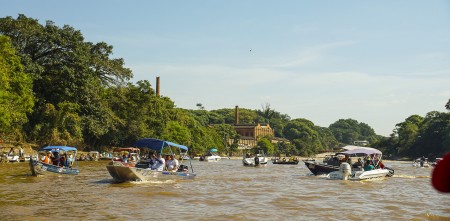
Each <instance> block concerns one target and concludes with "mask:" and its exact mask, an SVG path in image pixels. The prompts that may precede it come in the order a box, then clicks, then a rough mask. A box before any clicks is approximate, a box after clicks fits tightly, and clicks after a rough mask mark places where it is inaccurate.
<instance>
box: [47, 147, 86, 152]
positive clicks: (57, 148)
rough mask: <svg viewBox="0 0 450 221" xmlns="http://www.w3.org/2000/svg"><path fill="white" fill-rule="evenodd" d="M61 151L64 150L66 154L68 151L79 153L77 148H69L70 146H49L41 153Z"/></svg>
mask: <svg viewBox="0 0 450 221" xmlns="http://www.w3.org/2000/svg"><path fill="white" fill-rule="evenodd" d="M61 150H64V151H66V152H67V151H77V148H75V147H68V146H47V147H44V148H42V149H40V151H56V152H59V151H61Z"/></svg>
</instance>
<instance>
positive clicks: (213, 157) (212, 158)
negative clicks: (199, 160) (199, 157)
mask: <svg viewBox="0 0 450 221" xmlns="http://www.w3.org/2000/svg"><path fill="white" fill-rule="evenodd" d="M221 159H222V157H220V156H207V157H205V161H206V162H217V161H219V160H221Z"/></svg>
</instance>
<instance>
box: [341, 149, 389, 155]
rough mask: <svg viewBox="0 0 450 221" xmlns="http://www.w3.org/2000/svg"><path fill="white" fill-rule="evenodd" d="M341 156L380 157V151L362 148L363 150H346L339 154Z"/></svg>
mask: <svg viewBox="0 0 450 221" xmlns="http://www.w3.org/2000/svg"><path fill="white" fill-rule="evenodd" d="M340 153H342V154H367V155H370V154H380V155H381V151H379V150H377V149H374V148H364V149H352V150H347V151H344V152H340Z"/></svg>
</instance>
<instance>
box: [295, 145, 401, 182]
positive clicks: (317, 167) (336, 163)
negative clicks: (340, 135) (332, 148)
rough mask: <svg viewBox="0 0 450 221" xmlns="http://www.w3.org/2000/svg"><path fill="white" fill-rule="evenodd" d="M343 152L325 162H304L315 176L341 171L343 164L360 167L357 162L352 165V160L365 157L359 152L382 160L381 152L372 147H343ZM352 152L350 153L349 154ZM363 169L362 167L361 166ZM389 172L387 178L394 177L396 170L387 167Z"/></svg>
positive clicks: (309, 160)
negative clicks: (367, 153) (365, 152)
mask: <svg viewBox="0 0 450 221" xmlns="http://www.w3.org/2000/svg"><path fill="white" fill-rule="evenodd" d="M342 150H343V151H342V152H338V153H336V154H335V155H332V156H327V157H325V158H324V159H323V161H316V160H315V159H307V160H304V161H303V162H304V163H305V166H306V168H308V169H309V171H311V173H313V174H314V175H316V176H318V175H328V174H329V173H331V172H334V171H339V168H340V165H341V163H342V162H347V163H349V164H351V166H354V167H358V162H355V164H352V163H351V161H352V159H359V158H361V157H364V156H365V154H364V153H357V152H358V151H359V152H361V151H367V152H369V153H372V154H371V155H372V157H375V156H376V157H378V158H379V159H380V160H381V155H382V154H381V151H379V150H377V149H375V148H371V147H361V146H354V145H348V146H345V147H342ZM348 151H350V152H348ZM351 151H356V153H352V152H351ZM360 167H362V165H361V166H360ZM385 169H387V170H388V171H389V173H388V174H387V176H392V175H394V170H393V169H391V168H389V167H385Z"/></svg>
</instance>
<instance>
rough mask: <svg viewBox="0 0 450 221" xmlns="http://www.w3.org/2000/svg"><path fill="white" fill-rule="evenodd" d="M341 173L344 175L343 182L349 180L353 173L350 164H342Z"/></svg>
mask: <svg viewBox="0 0 450 221" xmlns="http://www.w3.org/2000/svg"><path fill="white" fill-rule="evenodd" d="M339 172H340V173H341V174H342V180H348V177H349V176H350V174H351V173H352V167H351V166H350V164H348V163H341V165H340V166H339Z"/></svg>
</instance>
